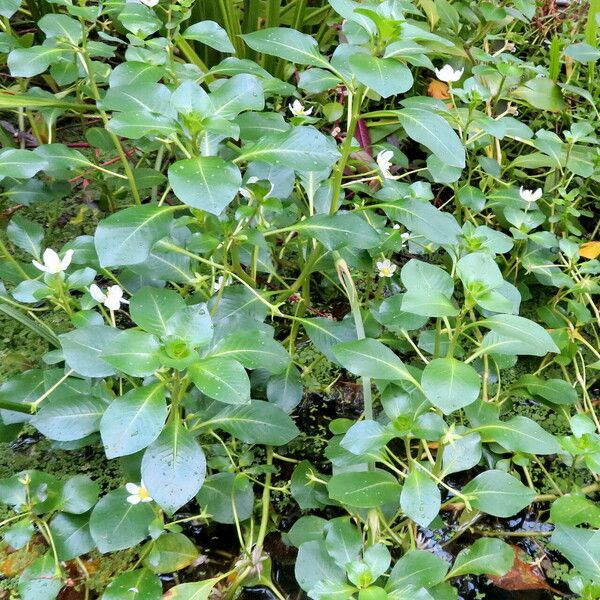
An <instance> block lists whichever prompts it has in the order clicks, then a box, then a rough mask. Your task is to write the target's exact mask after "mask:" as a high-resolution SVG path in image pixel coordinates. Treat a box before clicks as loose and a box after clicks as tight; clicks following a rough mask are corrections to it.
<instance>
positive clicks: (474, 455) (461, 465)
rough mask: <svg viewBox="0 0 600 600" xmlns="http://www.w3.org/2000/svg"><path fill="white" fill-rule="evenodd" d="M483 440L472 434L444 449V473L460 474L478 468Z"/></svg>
mask: <svg viewBox="0 0 600 600" xmlns="http://www.w3.org/2000/svg"><path fill="white" fill-rule="evenodd" d="M481 453H482V449H481V438H480V436H479V434H477V433H471V434H468V435H465V436H463V437H461V438H460V439H458V440H455V441H454V442H453V443H451V444H448V445H447V446H445V447H444V454H443V457H442V459H443V460H442V465H443V467H444V468H443V473H444V475H449V474H450V473H460V471H467V470H468V469H472V468H473V467H474V466H476V465H477V464H478V463H479V461H480V460H481Z"/></svg>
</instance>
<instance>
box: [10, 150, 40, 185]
mask: <svg viewBox="0 0 600 600" xmlns="http://www.w3.org/2000/svg"><path fill="white" fill-rule="evenodd" d="M46 166H47V162H46V160H45V159H44V158H43V157H41V156H39V155H38V154H35V153H34V152H32V151H30V150H20V149H18V148H6V149H4V150H2V151H1V152H0V177H14V178H16V179H29V178H31V177H33V176H34V175H35V174H36V173H38V172H39V171H41V170H43V169H45V168H46Z"/></svg>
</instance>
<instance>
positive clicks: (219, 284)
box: [213, 275, 231, 292]
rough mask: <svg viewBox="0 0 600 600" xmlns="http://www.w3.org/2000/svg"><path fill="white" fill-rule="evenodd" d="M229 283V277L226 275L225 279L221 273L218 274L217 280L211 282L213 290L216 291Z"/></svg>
mask: <svg viewBox="0 0 600 600" xmlns="http://www.w3.org/2000/svg"><path fill="white" fill-rule="evenodd" d="M230 283H231V277H229V276H228V277H227V279H225V277H223V275H219V277H218V278H217V280H216V281H215V282H214V283H213V290H214V291H215V292H218V291H219V290H220V289H221V288H222V287H225V286H227V285H229V284H230Z"/></svg>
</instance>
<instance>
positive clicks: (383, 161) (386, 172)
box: [376, 150, 394, 179]
mask: <svg viewBox="0 0 600 600" xmlns="http://www.w3.org/2000/svg"><path fill="white" fill-rule="evenodd" d="M392 156H394V153H393V152H392V151H391V150H382V151H381V152H380V153H379V154H378V155H377V159H376V160H377V166H378V167H379V170H380V171H381V174H382V175H383V176H384V177H385V178H386V179H389V178H390V177H392V174H391V173H390V167H391V166H392V162H391V160H390V159H391V158H392Z"/></svg>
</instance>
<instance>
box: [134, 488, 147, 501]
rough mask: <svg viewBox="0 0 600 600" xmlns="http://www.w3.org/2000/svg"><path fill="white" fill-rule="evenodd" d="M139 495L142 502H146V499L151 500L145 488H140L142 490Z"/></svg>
mask: <svg viewBox="0 0 600 600" xmlns="http://www.w3.org/2000/svg"><path fill="white" fill-rule="evenodd" d="M137 495H138V496H139V497H140V500H145V499H146V498H150V494H149V493H148V490H147V489H146V488H145V487H143V486H140V489H139V491H138V493H137Z"/></svg>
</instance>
